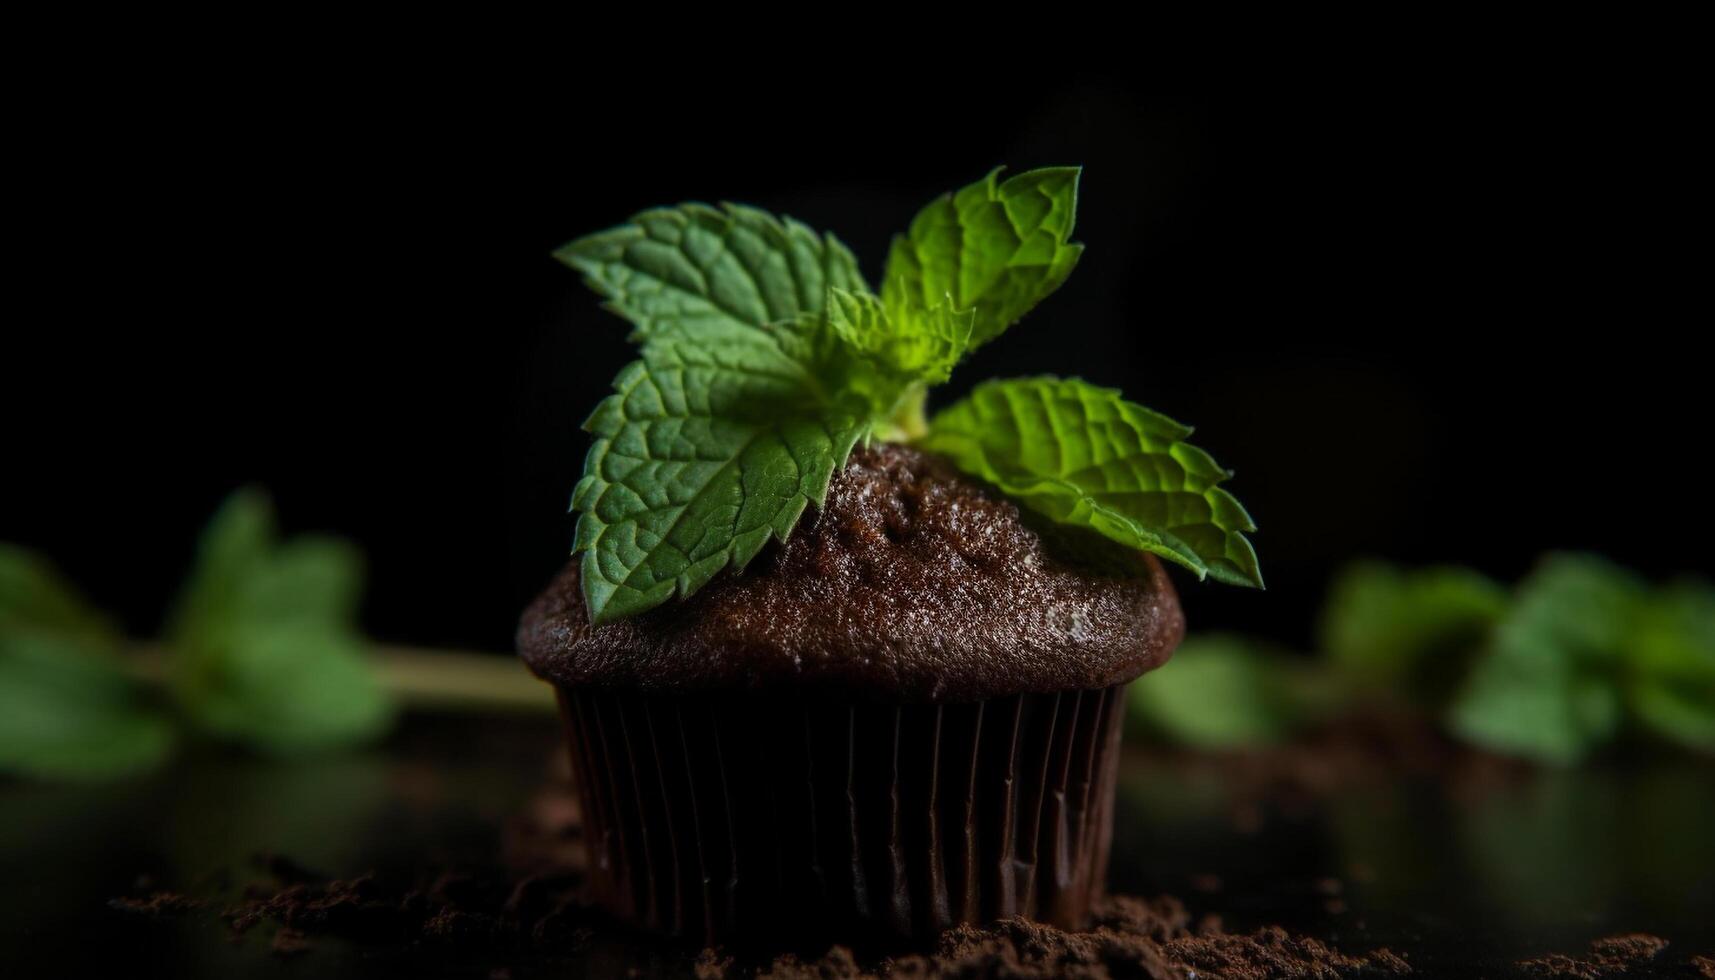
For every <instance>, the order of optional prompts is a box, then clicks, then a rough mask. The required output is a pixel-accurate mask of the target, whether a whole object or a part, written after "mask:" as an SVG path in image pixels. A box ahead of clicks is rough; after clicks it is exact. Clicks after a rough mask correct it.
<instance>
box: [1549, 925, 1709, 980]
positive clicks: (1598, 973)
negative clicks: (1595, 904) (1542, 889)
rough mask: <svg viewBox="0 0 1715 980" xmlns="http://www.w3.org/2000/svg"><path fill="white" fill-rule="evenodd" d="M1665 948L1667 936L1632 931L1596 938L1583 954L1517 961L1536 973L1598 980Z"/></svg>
mask: <svg viewBox="0 0 1715 980" xmlns="http://www.w3.org/2000/svg"><path fill="white" fill-rule="evenodd" d="M1666 948H1667V940H1665V939H1663V938H1661V937H1660V936H1651V935H1647V934H1645V933H1639V932H1634V933H1628V934H1626V935H1623V936H1608V937H1606V938H1603V939H1598V940H1596V941H1595V942H1592V943H1591V944H1590V949H1589V952H1587V953H1585V954H1584V955H1582V956H1569V955H1567V954H1565V953H1551V954H1549V955H1548V956H1538V957H1534V958H1532V959H1528V960H1520V961H1519V964H1518V965H1519V966H1520V967H1521V968H1522V969H1524V970H1525V971H1526V972H1527V973H1532V974H1535V975H1536V976H1543V977H1564V978H1568V980H1598V978H1600V977H1618V976H1624V975H1626V973H1627V972H1628V971H1630V970H1631V968H1632V967H1634V966H1640V965H1642V964H1646V963H1648V962H1650V961H1651V960H1653V959H1655V958H1656V955H1657V954H1658V953H1660V952H1661V951H1662V950H1663V949H1666ZM1693 962H1694V963H1695V961H1693Z"/></svg>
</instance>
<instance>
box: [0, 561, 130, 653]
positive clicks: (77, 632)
mask: <svg viewBox="0 0 1715 980" xmlns="http://www.w3.org/2000/svg"><path fill="white" fill-rule="evenodd" d="M24 629H28V630H32V631H40V632H46V633H51V634H55V635H60V636H69V637H79V638H82V639H84V640H86V641H88V642H90V643H94V644H99V645H103V646H110V645H112V644H113V643H114V642H116V641H117V639H118V632H117V631H116V630H115V629H114V627H113V623H112V622H111V621H110V620H109V619H108V618H107V616H105V615H104V614H103V613H101V612H100V611H99V610H97V609H95V608H94V607H93V606H91V605H90V604H89V602H88V601H87V600H85V599H84V597H83V596H82V595H81V594H80V593H79V592H78V591H77V589H76V588H74V587H73V586H72V585H71V583H69V582H67V581H66V580H65V578H64V577H62V576H61V575H60V573H59V571H58V570H57V569H56V568H54V566H53V563H52V562H50V561H48V560H47V559H46V558H43V557H42V556H40V555H38V554H36V553H35V552H32V551H29V550H27V549H25V548H20V547H17V546H16V545H10V544H6V543H4V542H0V633H8V632H13V631H16V630H24Z"/></svg>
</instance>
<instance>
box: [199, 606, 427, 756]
mask: <svg viewBox="0 0 1715 980" xmlns="http://www.w3.org/2000/svg"><path fill="white" fill-rule="evenodd" d="M200 642H201V643H203V644H205V645H204V646H202V647H200V648H199V649H198V651H197V652H198V654H199V656H197V657H195V659H194V660H193V661H192V662H191V663H189V664H187V665H185V667H184V668H183V669H182V671H181V672H180V673H179V674H178V676H177V678H176V689H177V691H178V693H179V696H180V700H181V704H182V706H183V708H184V711H185V714H186V716H187V717H188V718H189V719H190V721H191V722H192V723H193V724H195V725H196V727H197V728H198V730H200V731H202V732H204V733H206V734H209V735H212V736H215V737H217V738H223V739H227V740H230V741H236V742H242V743H244V744H246V745H248V746H250V747H252V748H254V749H257V750H259V751H261V752H264V753H266V754H269V755H280V756H284V755H296V754H300V753H306V752H315V751H320V750H323V749H328V748H334V747H338V746H342V745H347V744H352V743H357V742H363V741H368V740H370V739H372V738H375V737H376V736H379V735H381V734H382V733H383V732H385V731H386V729H387V727H388V725H389V724H390V723H391V721H392V717H393V710H392V705H391V704H390V702H389V700H388V698H387V696H386V693H385V692H384V691H383V690H382V689H381V686H380V684H379V682H378V681H377V680H376V677H375V674H374V672H373V671H372V670H371V669H370V667H369V664H368V662H367V660H366V656H365V653H364V647H363V643H362V640H361V639H360V638H359V637H358V636H357V635H356V634H355V633H353V632H352V631H350V630H344V629H340V628H337V627H335V626H329V625H320V624H315V623H307V622H289V623H281V622H273V623H270V622H259V623H249V624H238V625H232V626H230V627H228V628H226V629H225V630H223V631H222V632H221V633H220V634H219V635H218V636H213V637H204V638H201V640H200Z"/></svg>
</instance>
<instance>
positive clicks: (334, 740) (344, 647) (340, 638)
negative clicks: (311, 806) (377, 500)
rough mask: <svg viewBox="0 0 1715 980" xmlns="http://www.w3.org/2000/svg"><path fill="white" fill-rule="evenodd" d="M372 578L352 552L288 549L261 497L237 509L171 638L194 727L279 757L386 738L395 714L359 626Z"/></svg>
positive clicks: (219, 527)
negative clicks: (367, 579)
mask: <svg viewBox="0 0 1715 980" xmlns="http://www.w3.org/2000/svg"><path fill="white" fill-rule="evenodd" d="M362 568H363V562H362V556H361V555H359V554H358V552H357V550H356V549H355V548H353V547H352V546H351V545H349V544H347V543H346V542H344V541H340V540H337V539H334V538H326V537H309V536H306V537H301V538H295V539H293V540H290V541H286V542H284V543H281V542H279V541H278V534H277V532H276V530H275V527H274V510H273V506H272V505H271V504H270V503H269V500H268V498H267V496H266V495H265V494H263V493H262V492H261V491H258V490H254V489H246V490H240V491H239V492H237V493H235V494H234V495H233V496H232V497H231V498H229V499H228V500H227V501H226V503H225V504H224V505H222V507H221V509H220V510H219V512H217V513H216V514H215V516H214V519H213V520H211V521H210V522H209V525H208V528H207V529H206V530H204V531H203V535H202V540H201V543H200V545H199V548H198V551H197V561H196V566H195V568H194V570H193V571H192V572H191V577H190V581H189V583H188V584H187V585H186V587H185V591H184V594H183V595H182V596H181V597H180V599H179V604H178V607H177V609H176V610H175V612H174V614H173V616H172V619H171V622H170V625H169V627H168V631H167V638H166V642H167V645H168V647H169V649H170V651H171V653H170V656H171V658H172V662H171V666H170V672H169V677H170V684H171V688H172V691H173V694H174V696H175V697H176V698H177V700H178V702H179V704H180V706H181V707H182V709H183V711H184V714H185V717H186V718H187V719H188V720H189V722H190V723H191V724H192V725H193V726H194V727H195V728H197V729H198V730H200V731H202V732H204V733H206V734H209V735H212V736H215V737H217V738H222V739H228V740H232V741H237V742H242V743H244V744H246V745H248V746H250V747H252V748H255V749H258V750H261V751H263V752H266V753H269V754H292V753H296V752H302V751H308V750H315V749H319V748H324V747H328V746H335V745H340V744H344V743H348V742H354V741H361V740H364V739H368V738H371V737H374V736H376V735H379V734H380V733H381V732H383V731H385V730H386V728H387V726H388V724H389V722H390V721H391V717H392V709H391V705H390V703H389V701H388V698H387V696H386V694H385V692H384V691H383V690H382V688H381V685H380V684H379V683H378V682H377V680H376V678H375V676H374V673H373V672H372V671H371V670H370V668H369V665H368V664H367V663H366V662H365V661H364V657H363V646H364V643H363V637H362V635H361V633H359V631H358V628H357V622H356V613H357V602H358V597H359V594H360V591H361V588H362V580H363V571H362Z"/></svg>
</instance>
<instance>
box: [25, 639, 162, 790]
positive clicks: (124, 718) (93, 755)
mask: <svg viewBox="0 0 1715 980" xmlns="http://www.w3.org/2000/svg"><path fill="white" fill-rule="evenodd" d="M172 746H173V728H172V725H171V724H170V723H169V721H168V720H167V718H166V717H165V716H164V715H163V714H162V713H161V712H159V711H157V710H156V709H155V708H154V707H153V706H152V705H151V704H150V703H149V702H148V701H147V700H146V699H145V698H144V696H143V692H142V691H141V690H140V688H139V686H138V685H137V684H136V683H134V682H133V681H132V680H131V679H130V677H128V676H127V675H126V674H125V672H124V670H123V668H122V667H121V665H120V663H119V660H118V659H117V658H116V657H114V656H113V655H112V654H111V653H110V652H109V650H108V649H106V648H105V647H103V646H101V645H98V644H92V643H91V642H89V640H88V638H87V637H86V636H81V635H79V634H78V633H77V632H76V631H73V632H56V631H53V630H41V629H33V628H31V629H24V628H20V629H12V628H4V629H0V772H10V773H16V774H19V775H23V776H30V777H35V778H38V779H63V780H99V779H114V778H121V777H125V776H131V775H137V774H140V773H143V772H147V771H148V770H150V769H153V768H155V767H157V766H159V765H160V764H161V763H162V762H164V761H165V760H166V758H167V756H168V754H169V753H170V752H171V750H172Z"/></svg>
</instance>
